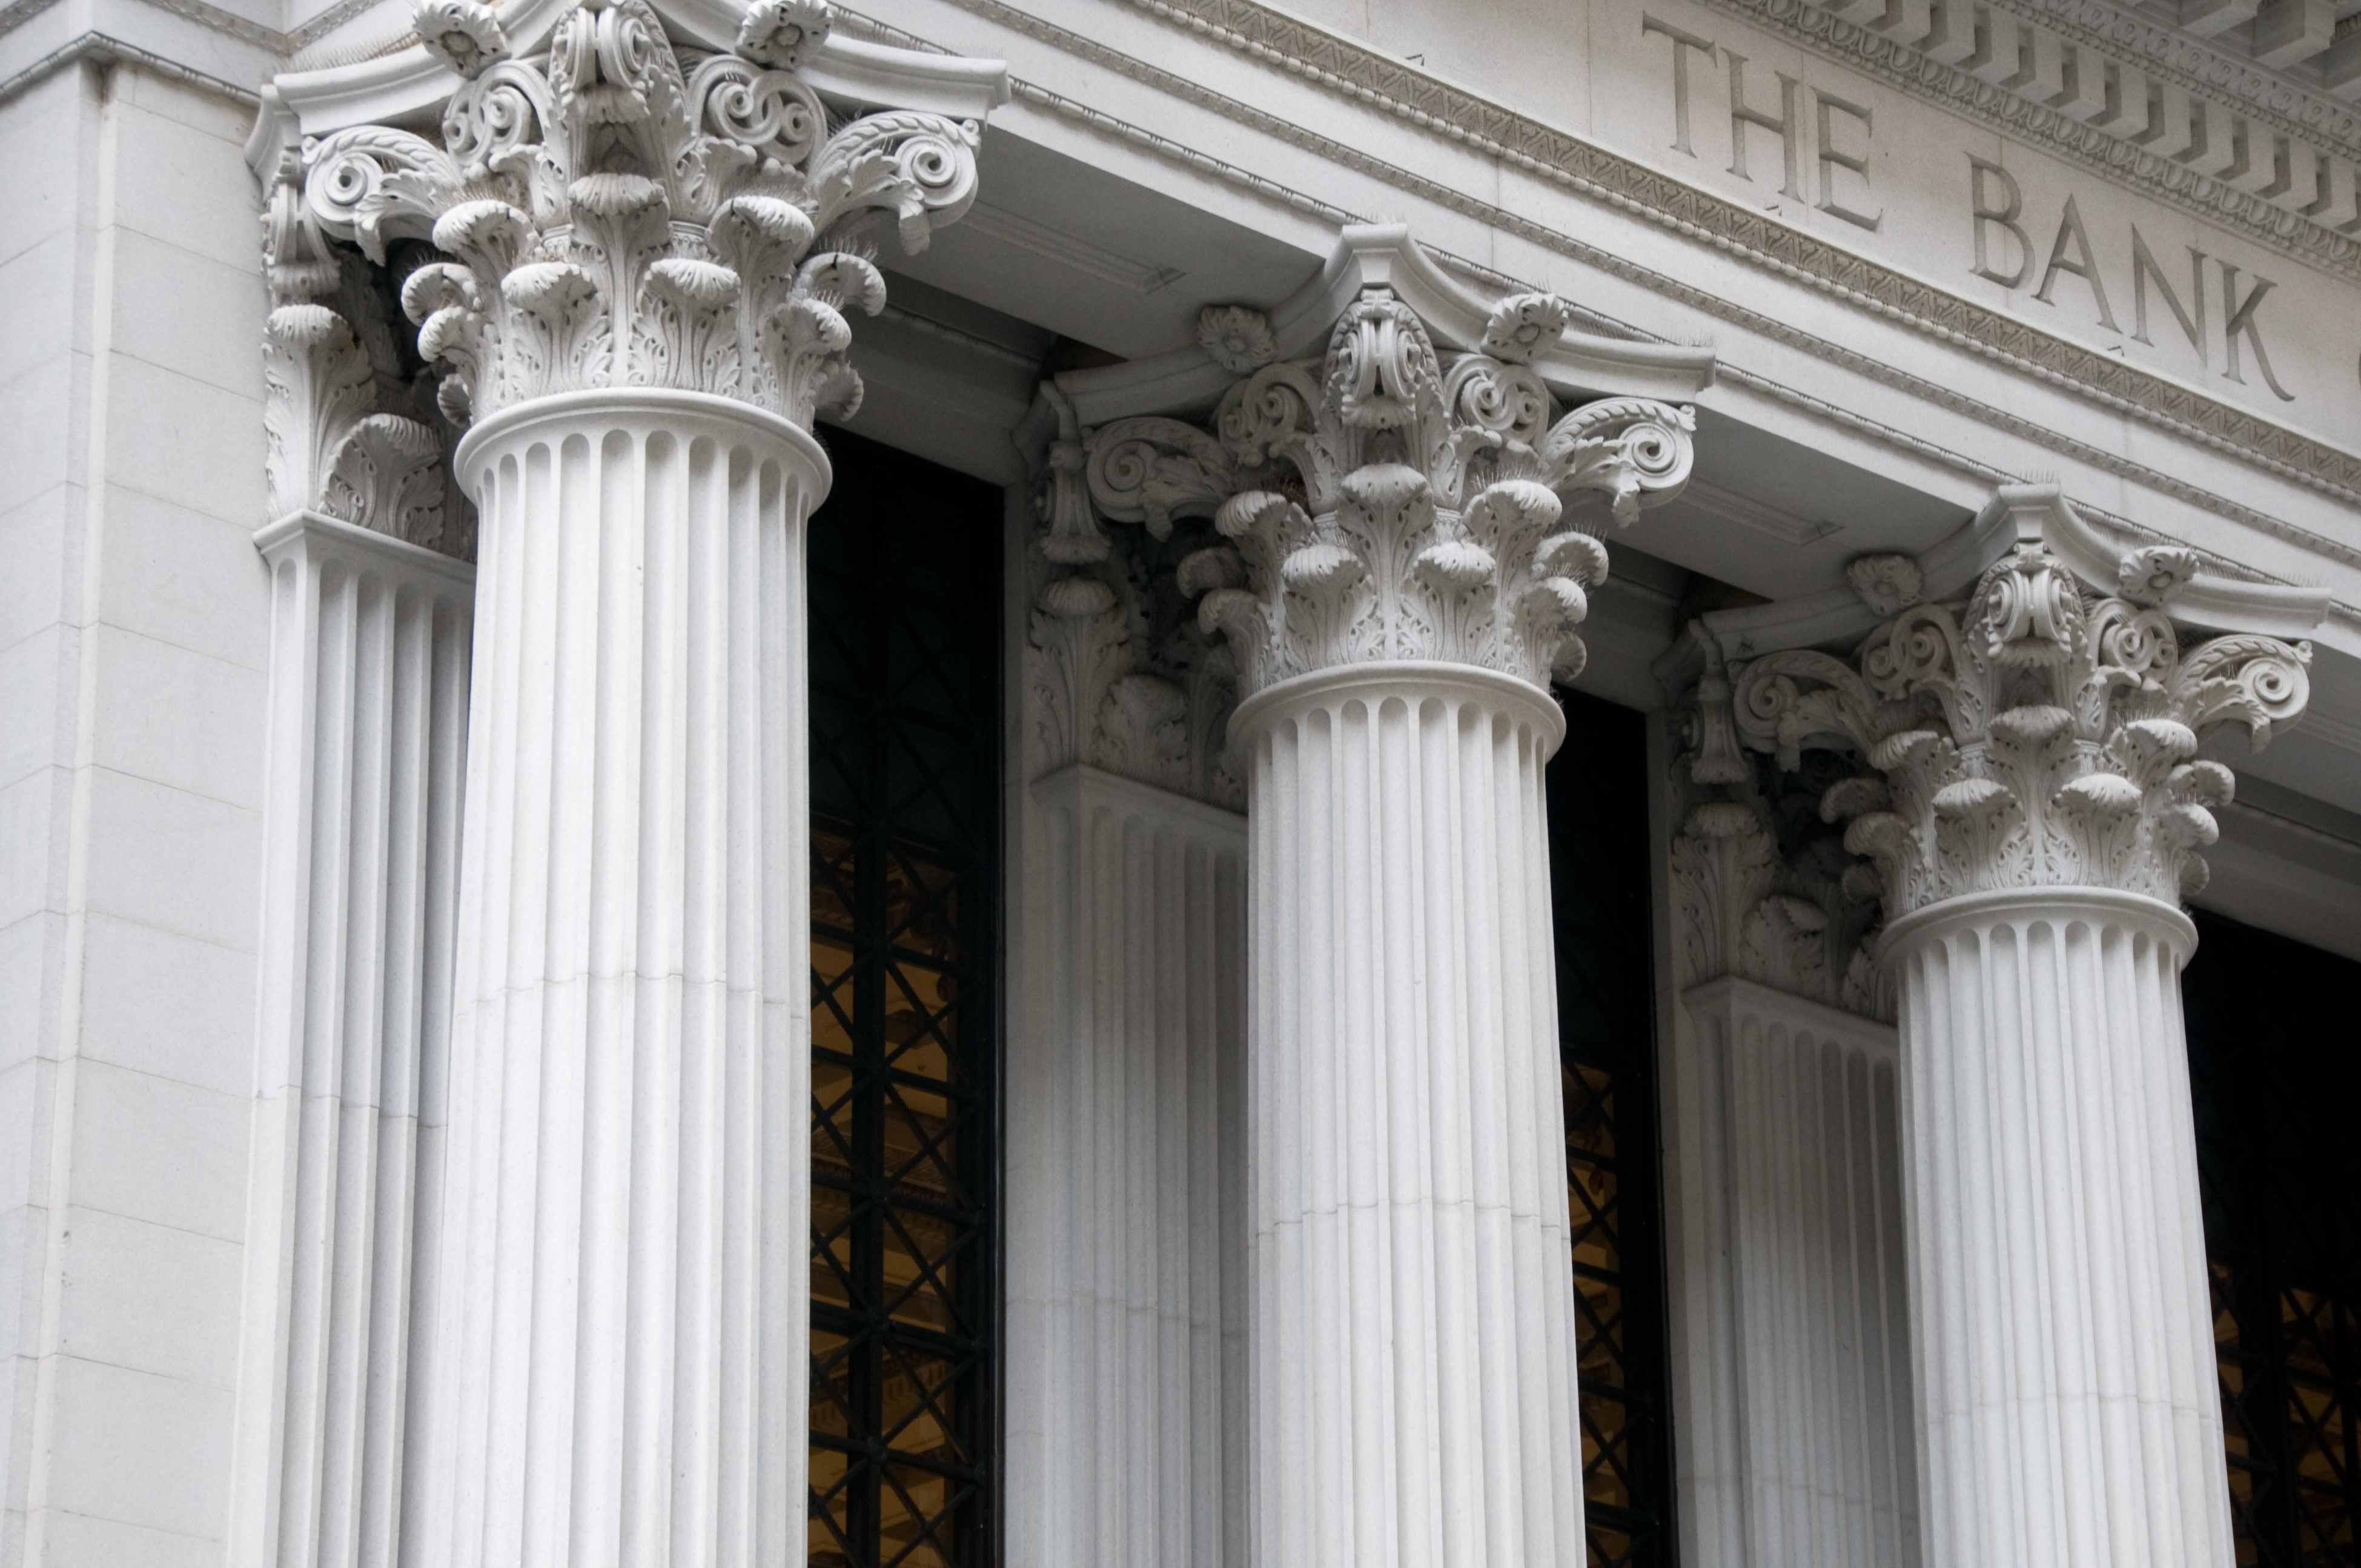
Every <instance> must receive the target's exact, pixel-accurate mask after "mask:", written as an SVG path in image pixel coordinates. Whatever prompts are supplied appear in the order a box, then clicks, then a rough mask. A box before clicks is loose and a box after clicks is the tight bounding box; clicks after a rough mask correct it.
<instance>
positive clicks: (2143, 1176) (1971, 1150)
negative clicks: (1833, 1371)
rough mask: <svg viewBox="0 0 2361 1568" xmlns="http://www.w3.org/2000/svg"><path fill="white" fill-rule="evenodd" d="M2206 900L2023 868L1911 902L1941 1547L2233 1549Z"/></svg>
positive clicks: (1934, 1549)
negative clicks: (2206, 1069)
mask: <svg viewBox="0 0 2361 1568" xmlns="http://www.w3.org/2000/svg"><path fill="white" fill-rule="evenodd" d="M2195 945H2196V933H2195V930H2194V928H2193V927H2191V925H2190V923H2189V920H2188V917H2187V916H2184V915H2182V914H2181V913H2180V911H2179V910H2178V909H2176V908H2174V907H2172V906H2171V905H2165V904H2160V903H2158V902H2157V901H2156V900H2154V899H2150V898H2146V897H2143V896H2141V895H2138V894H2121V893H2108V892H2105V891H2103V890H2099V889H2056V890H2025V891H2015V890H2012V891H2008V892H2004V893H1993V894H1979V895H1973V896H1970V897H1965V898H1959V899H1954V900H1951V901H1949V902H1948V903H1945V904H1940V905H1935V906H1934V907H1932V908H1929V909H1927V910H1924V911H1922V912H1920V913H1919V914H1916V915H1914V916H1909V917H1908V918H1906V919H1905V920H1902V921H1900V922H1897V923H1896V924H1895V926H1894V928H1893V930H1892V931H1891V932H1890V933H1889V934H1888V936H1887V938H1886V948H1887V952H1888V953H1889V954H1890V955H1891V959H1892V961H1893V962H1894V963H1895V964H1896V965H1897V966H1898V968H1899V971H1900V973H1899V979H1900V981H1901V989H1902V1009H1903V1012H1902V1028H1903V1034H1904V1038H1905V1046H1906V1048H1905V1058H1904V1060H1905V1066H1904V1072H1903V1093H1904V1098H1905V1102H1906V1104H1907V1117H1906V1127H1907V1132H1906V1140H1907V1143H1908V1146H1909V1160H1908V1168H1909V1179H1910V1212H1911V1223H1912V1233H1913V1247H1912V1255H1911V1301H1912V1305H1913V1309H1914V1313H1915V1322H1914V1327H1913V1332H1914V1335H1915V1339H1916V1344H1917V1346H1918V1347H1919V1349H1918V1356H1919V1368H1918V1400H1919V1406H1920V1409H1919V1431H1920V1442H1921V1452H1922V1453H1923V1456H1924V1460H1925V1465H1926V1480H1927V1493H1926V1521H1927V1522H1926V1530H1927V1561H1928V1562H1929V1563H1932V1564H1936V1565H1938V1568H1967V1565H1969V1564H1984V1563H2026V1564H2028V1565H2029V1568H2052V1565H2056V1568H2068V1565H2071V1568H2082V1565H2084V1564H2101V1563H2106V1564H2114V1563H2142V1564H2156V1565H2158V1568H2182V1565H2184V1564H2185V1565H2187V1568H2223V1565H2224V1564H2226V1563H2229V1562H2230V1561H2231V1557H2232V1552H2231V1542H2230V1511H2229V1489H2228V1481H2227V1477H2226V1475H2225V1473H2224V1467H2223V1459H2222V1416H2221V1406H2220V1399H2219V1394H2218V1383H2217V1376H2218V1375H2217V1373H2216V1371H2215V1367H2214V1360H2213V1314H2212V1310H2211V1308H2210V1305H2209V1302H2208V1297H2207V1283H2206V1273H2205V1236H2204V1228H2203V1223H2202V1212H2201V1210H2200V1208H2199V1204H2198V1192H2197V1151H2196V1139H2195V1135H2194V1128H2193V1126H2192V1124H2191V1110H2190V1099H2189V1067H2188V1060H2187V1054H2186V1047H2185V1046H2184V1044H2183V1039H2184V1036H2183V1034H2182V1028H2181V1019H2180V969H2181V966H2182V964H2183V963H2185V962H2186V961H2187V959H2188V958H2189V955H2190V953H2191V950H2192V949H2193V948H2194V947H2195Z"/></svg>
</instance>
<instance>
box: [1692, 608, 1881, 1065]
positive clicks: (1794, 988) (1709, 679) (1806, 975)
mask: <svg viewBox="0 0 2361 1568" xmlns="http://www.w3.org/2000/svg"><path fill="white" fill-rule="evenodd" d="M1700 640H1701V641H1704V642H1705V644H1706V646H1707V648H1708V658H1707V667H1706V670H1705V672H1704V673H1703V674H1702V675H1701V677H1700V678H1699V680H1698V683H1697V686H1696V687H1695V688H1694V689H1693V690H1692V691H1691V693H1690V695H1689V697H1688V700H1687V702H1686V705H1685V707H1684V708H1683V710H1682V715H1681V718H1682V722H1683V724H1684V727H1685V729H1686V739H1687V748H1686V753H1685V755H1684V756H1683V758H1682V761H1681V767H1680V773H1681V775H1682V777H1681V779H1680V793H1681V794H1682V795H1683V797H1684V798H1685V799H1686V800H1687V801H1688V802H1689V803H1690V804H1689V805H1688V807H1687V810H1686V816H1685V817H1683V819H1682V825H1681V828H1680V831H1679V832H1678V833H1676V834H1675V836H1674V839H1673V844H1672V850H1671V870H1672V894H1673V911H1674V928H1675V936H1676V938H1677V940H1678V942H1679V944H1680V945H1679V950H1678V963H1679V976H1680V983H1681V984H1682V986H1683V987H1684V988H1686V987H1688V986H1691V985H1696V984H1698V983H1701V982H1702V981H1708V980H1712V979H1715V978H1718V977H1719V976H1722V975H1736V976H1738V977H1740V978H1741V979H1745V980H1750V981H1755V982H1756V983H1758V984H1762V985H1766V986H1769V987H1771V988H1773V989H1774V990H1777V991H1782V992H1786V993H1788V994H1789V995H1793V996H1802V997H1806V998H1809V999H1810V1000H1813V1001H1816V1002H1821V1003H1828V1004H1829V1005H1831V1006H1836V1007H1841V1008H1844V1009H1846V1010H1847V1011H1849V1012H1852V1013H1857V1014H1861V1015H1862V1016H1864V1017H1872V1018H1879V1019H1883V1020H1886V1021H1889V1022H1890V1021H1891V1020H1892V1019H1893V1016H1894V995H1893V992H1892V990H1891V987H1890V986H1889V985H1888V984H1887V982H1886V981H1885V979H1884V976H1883V973H1882V971H1881V970H1880V969H1879V967H1878V965H1877V963H1876V961H1875V959H1874V956H1873V938H1874V936H1875V934H1876V932H1877V931H1878V929H1879V928H1880V927H1881V925H1882V922H1883V908H1882V905H1881V892H1882V884H1881V883H1880V881H1879V878H1878V876H1877V873H1876V872H1875V870H1874V868H1873V867H1872V865H1871V864H1870V863H1869V862H1868V861H1865V860H1863V859H1862V858H1861V856H1860V855H1859V853H1858V852H1856V850H1854V849H1853V848H1852V847H1851V846H1850V845H1849V844H1848V843H1847V842H1846V840H1845V838H1844V832H1843V818H1842V817H1840V816H1839V815H1835V814H1831V812H1830V810H1829V803H1830V802H1832V801H1833V802H1839V803H1841V804H1845V805H1848V806H1851V807H1852V808H1853V809H1854V810H1855V811H1859V810H1865V809H1868V808H1869V807H1871V806H1876V805H1881V804H1883V800H1884V785H1883V782H1882V781H1880V780H1879V779H1878V778H1877V777H1875V776H1874V775H1873V774H1863V773H1856V772H1850V771H1847V770H1848V763H1847V762H1846V761H1845V760H1844V759H1842V758H1841V757H1839V756H1838V755H1836V754H1834V753H1830V752H1813V753H1810V754H1806V755H1799V756H1798V757H1797V758H1796V760H1795V766H1793V767H1788V766H1784V765H1782V764H1781V763H1780V762H1774V761H1773V759H1772V758H1769V757H1749V756H1748V755H1746V754H1745V753H1744V752H1742V751H1740V750H1739V749H1738V747H1737V743H1736V731H1735V726H1734V723H1733V721H1732V718H1731V715H1730V701H1731V686H1730V679H1729V677H1728V674H1726V672H1725V671H1724V669H1723V667H1722V663H1721V659H1720V655H1719V652H1718V650H1714V649H1713V645H1712V643H1711V641H1710V639H1706V638H1701V639H1700Z"/></svg>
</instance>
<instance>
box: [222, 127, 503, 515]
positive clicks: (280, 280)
mask: <svg viewBox="0 0 2361 1568" xmlns="http://www.w3.org/2000/svg"><path fill="white" fill-rule="evenodd" d="M297 179H298V175H297V170H295V169H294V168H293V167H291V166H290V167H287V168H284V169H282V170H281V171H280V177H279V179H278V180H277V181H274V183H273V186H272V189H271V192H270V200H269V208H268V211H267V212H266V214H265V217H264V252H265V258H266V262H267V273H268V276H269V281H270V286H271V295H272V307H271V310H270V313H269V316H268V317H266V318H265V320H264V323H263V386H264V393H265V396H264V400H263V428H264V432H265V433H266V435H267V437H268V440H269V453H268V457H267V460H266V463H265V475H266V480H267V483H268V487H269V505H270V515H271V516H272V517H274V518H278V517H284V516H287V515H288V514H290V513H291V512H297V511H304V510H310V511H317V512H321V513H324V514H325V515H328V516H332V517H335V518H339V519H342V520H343V521H347V522H352V523H357V524H358V525H360V526H361V527H364V528H371V529H375V530H377V531H378V532H382V533H388V534H391V535H393V536H394V537H396V538H399V539H402V540H406V541H408V542H409V543H413V544H421V545H424V546H426V547H428V548H440V549H445V550H446V551H448V552H449V553H451V554H464V553H465V550H466V548H467V540H466V538H465V532H466V531H465V529H464V528H460V529H446V527H445V514H446V511H450V512H464V510H465V509H464V507H450V506H449V505H448V504H447V503H448V489H449V487H448V485H447V483H446V478H445V469H444V465H443V443H442V438H441V436H440V435H439V434H438V433H437V432H436V431H434V429H433V428H432V427H430V426H428V425H426V424H424V423H422V422H420V421H418V420H415V419H412V418H409V417H407V416H405V415H403V414H401V413H397V412H393V411H388V410H386V409H385V408H384V407H383V405H384V403H385V402H387V401H388V400H389V394H390V393H391V392H397V391H398V387H396V388H390V387H389V385H388V382H389V380H393V381H396V382H398V379H399V378H398V377H389V375H388V374H387V373H386V371H385V369H384V367H381V366H380V364H379V358H380V357H381V356H386V357H390V349H391V339H390V336H389V335H388V334H386V332H385V331H384V325H383V323H382V322H381V321H380V320H376V319H373V317H374V316H375V314H376V313H377V312H378V307H377V305H376V303H375V302H374V301H373V300H372V299H370V298H369V297H368V291H366V290H365V289H360V288H356V287H355V286H354V279H353V278H352V276H351V273H352V271H353V270H354V269H357V268H358V267H359V266H360V265H361V264H360V263H359V261H358V259H357V258H350V259H348V258H347V257H346V255H341V254H339V253H338V251H337V250H336V249H335V247H332V246H331V245H329V244H328V242H327V240H326V237H325V236H324V235H323V234H322V233H321V232H320V229H319V227H318V225H316V224H315V223H314V222H313V221H312V216H311V214H310V212H309V210H308V208H307V205H306V203H305V202H304V200H303V197H302V192H301V190H300V188H299V186H298V183H297ZM369 337H374V339H375V340H376V344H377V345H378V347H379V353H376V354H373V353H372V352H371V344H370V342H369V341H367V339H368V338H369Z"/></svg>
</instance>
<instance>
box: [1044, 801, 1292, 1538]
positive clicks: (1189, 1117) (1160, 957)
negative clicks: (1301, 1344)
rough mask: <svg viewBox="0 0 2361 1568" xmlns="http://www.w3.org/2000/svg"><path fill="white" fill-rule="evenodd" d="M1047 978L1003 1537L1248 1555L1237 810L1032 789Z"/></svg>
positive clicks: (1242, 901) (1241, 903) (1242, 856)
mask: <svg viewBox="0 0 2361 1568" xmlns="http://www.w3.org/2000/svg"><path fill="white" fill-rule="evenodd" d="M1033 798H1034V802H1035V803H1036V805H1037V806H1038V813H1037V815H1036V816H1035V817H1034V821H1035V822H1036V823H1037V825H1038V833H1039V840H1040V841H1039V843H1038V847H1037V850H1036V852H1035V854H1034V856H1033V857H1032V859H1031V869H1032V872H1033V874H1035V875H1038V877H1039V878H1040V879H1041V885H1040V894H1041V897H1042V901H1043V902H1042V905H1041V906H1040V907H1042V910H1043V914H1044V916H1045V917H1046V918H1045V919H1044V921H1043V924H1042V934H1043V935H1044V936H1046V938H1047V940H1046V943H1045V944H1044V945H1043V946H1042V947H1040V948H1032V947H1031V946H1030V945H1029V944H1027V945H1026V946H1025V947H1024V949H1023V954H1022V961H1024V962H1025V964H1026V965H1027V970H1028V972H1030V973H1031V974H1032V975H1033V976H1034V977H1035V984H1036V986H1037V988H1038V990H1037V993H1041V994H1042V1004H1041V1010H1040V1012H1039V1013H1038V1014H1037V1017H1038V1027H1036V1028H1034V1029H1031V1030H1027V1031H1026V1033H1025V1035H1024V1036H1020V1038H1019V1039H1017V1040H1015V1041H1012V1044H1011V1060H1010V1079H1011V1087H1012V1092H1011V1094H1010V1096H1009V1102H1008V1112H1007V1114H1008V1118H1009V1130H1010V1138H1009V1145H1010V1147H1011V1148H1012V1150H1015V1151H1016V1155H1015V1157H1014V1158H1013V1159H1012V1162H1011V1168H1010V1170H1009V1175H1008V1189H1007V1192H1008V1225H1009V1264H1008V1268H1009V1286H1008V1296H1009V1323H1008V1343H1009V1352H1008V1354H1009V1379H1008V1396H1009V1401H1010V1420H1009V1428H1010V1431H1011V1441H1010V1445H1009V1446H1010V1452H1009V1455H1008V1463H1009V1480H1008V1488H1009V1497H1010V1543H1009V1544H1010V1553H1011V1555H1012V1557H1015V1558H1017V1559H1020V1560H1022V1561H1026V1562H1035V1563H1042V1564H1044V1565H1045V1568H1097V1565H1099V1564H1103V1563H1131V1564H1136V1565H1138V1568H1219V1565H1221V1564H1223V1563H1230V1564H1233V1565H1243V1564H1244V1563H1245V1562H1246V1550H1245V1543H1246V1508H1245V1492H1246V1448H1245V1444H1244V1442H1242V1441H1240V1440H1241V1439H1242V1438H1243V1431H1242V1428H1243V1424H1244V1419H1245V1413H1246V1410H1245V1401H1246V1328H1245V1316H1246V1235H1245V1223H1244V1222H1245V1184H1246V1147H1245V1145H1246V1128H1245V1124H1244V1120H1245V1102H1246V1085H1245V1082H1244V1071H1245V1053H1246V972H1245V965H1246V956H1245V931H1244V929H1243V927H1244V925H1245V905H1246V824H1245V822H1244V820H1243V819H1242V818H1240V817H1236V816H1235V815H1234V814H1232V813H1230V812H1226V811H1223V810H1220V809H1217V808H1215V807H1213V806H1205V805H1202V804H1200V803H1198V802H1196V801H1192V800H1189V799H1186V798H1183V797H1181V796H1180V795H1172V794H1170V793H1169V792H1167V791H1165V790H1162V789H1159V788H1156V787H1154V786H1152V785H1148V784H1139V783H1137V782H1134V781H1132V780H1128V779H1124V778H1120V777H1116V776H1114V775H1112V774H1109V773H1104V772H1102V771H1100V770H1099V769H1096V768H1093V767H1086V766H1085V767H1069V768H1066V769H1064V770H1062V771H1060V772H1059V773H1054V774H1052V775H1051V776H1050V777H1049V778H1047V779H1045V780H1043V781H1042V782H1041V783H1039V784H1036V785H1035V786H1034V789H1033Z"/></svg>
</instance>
